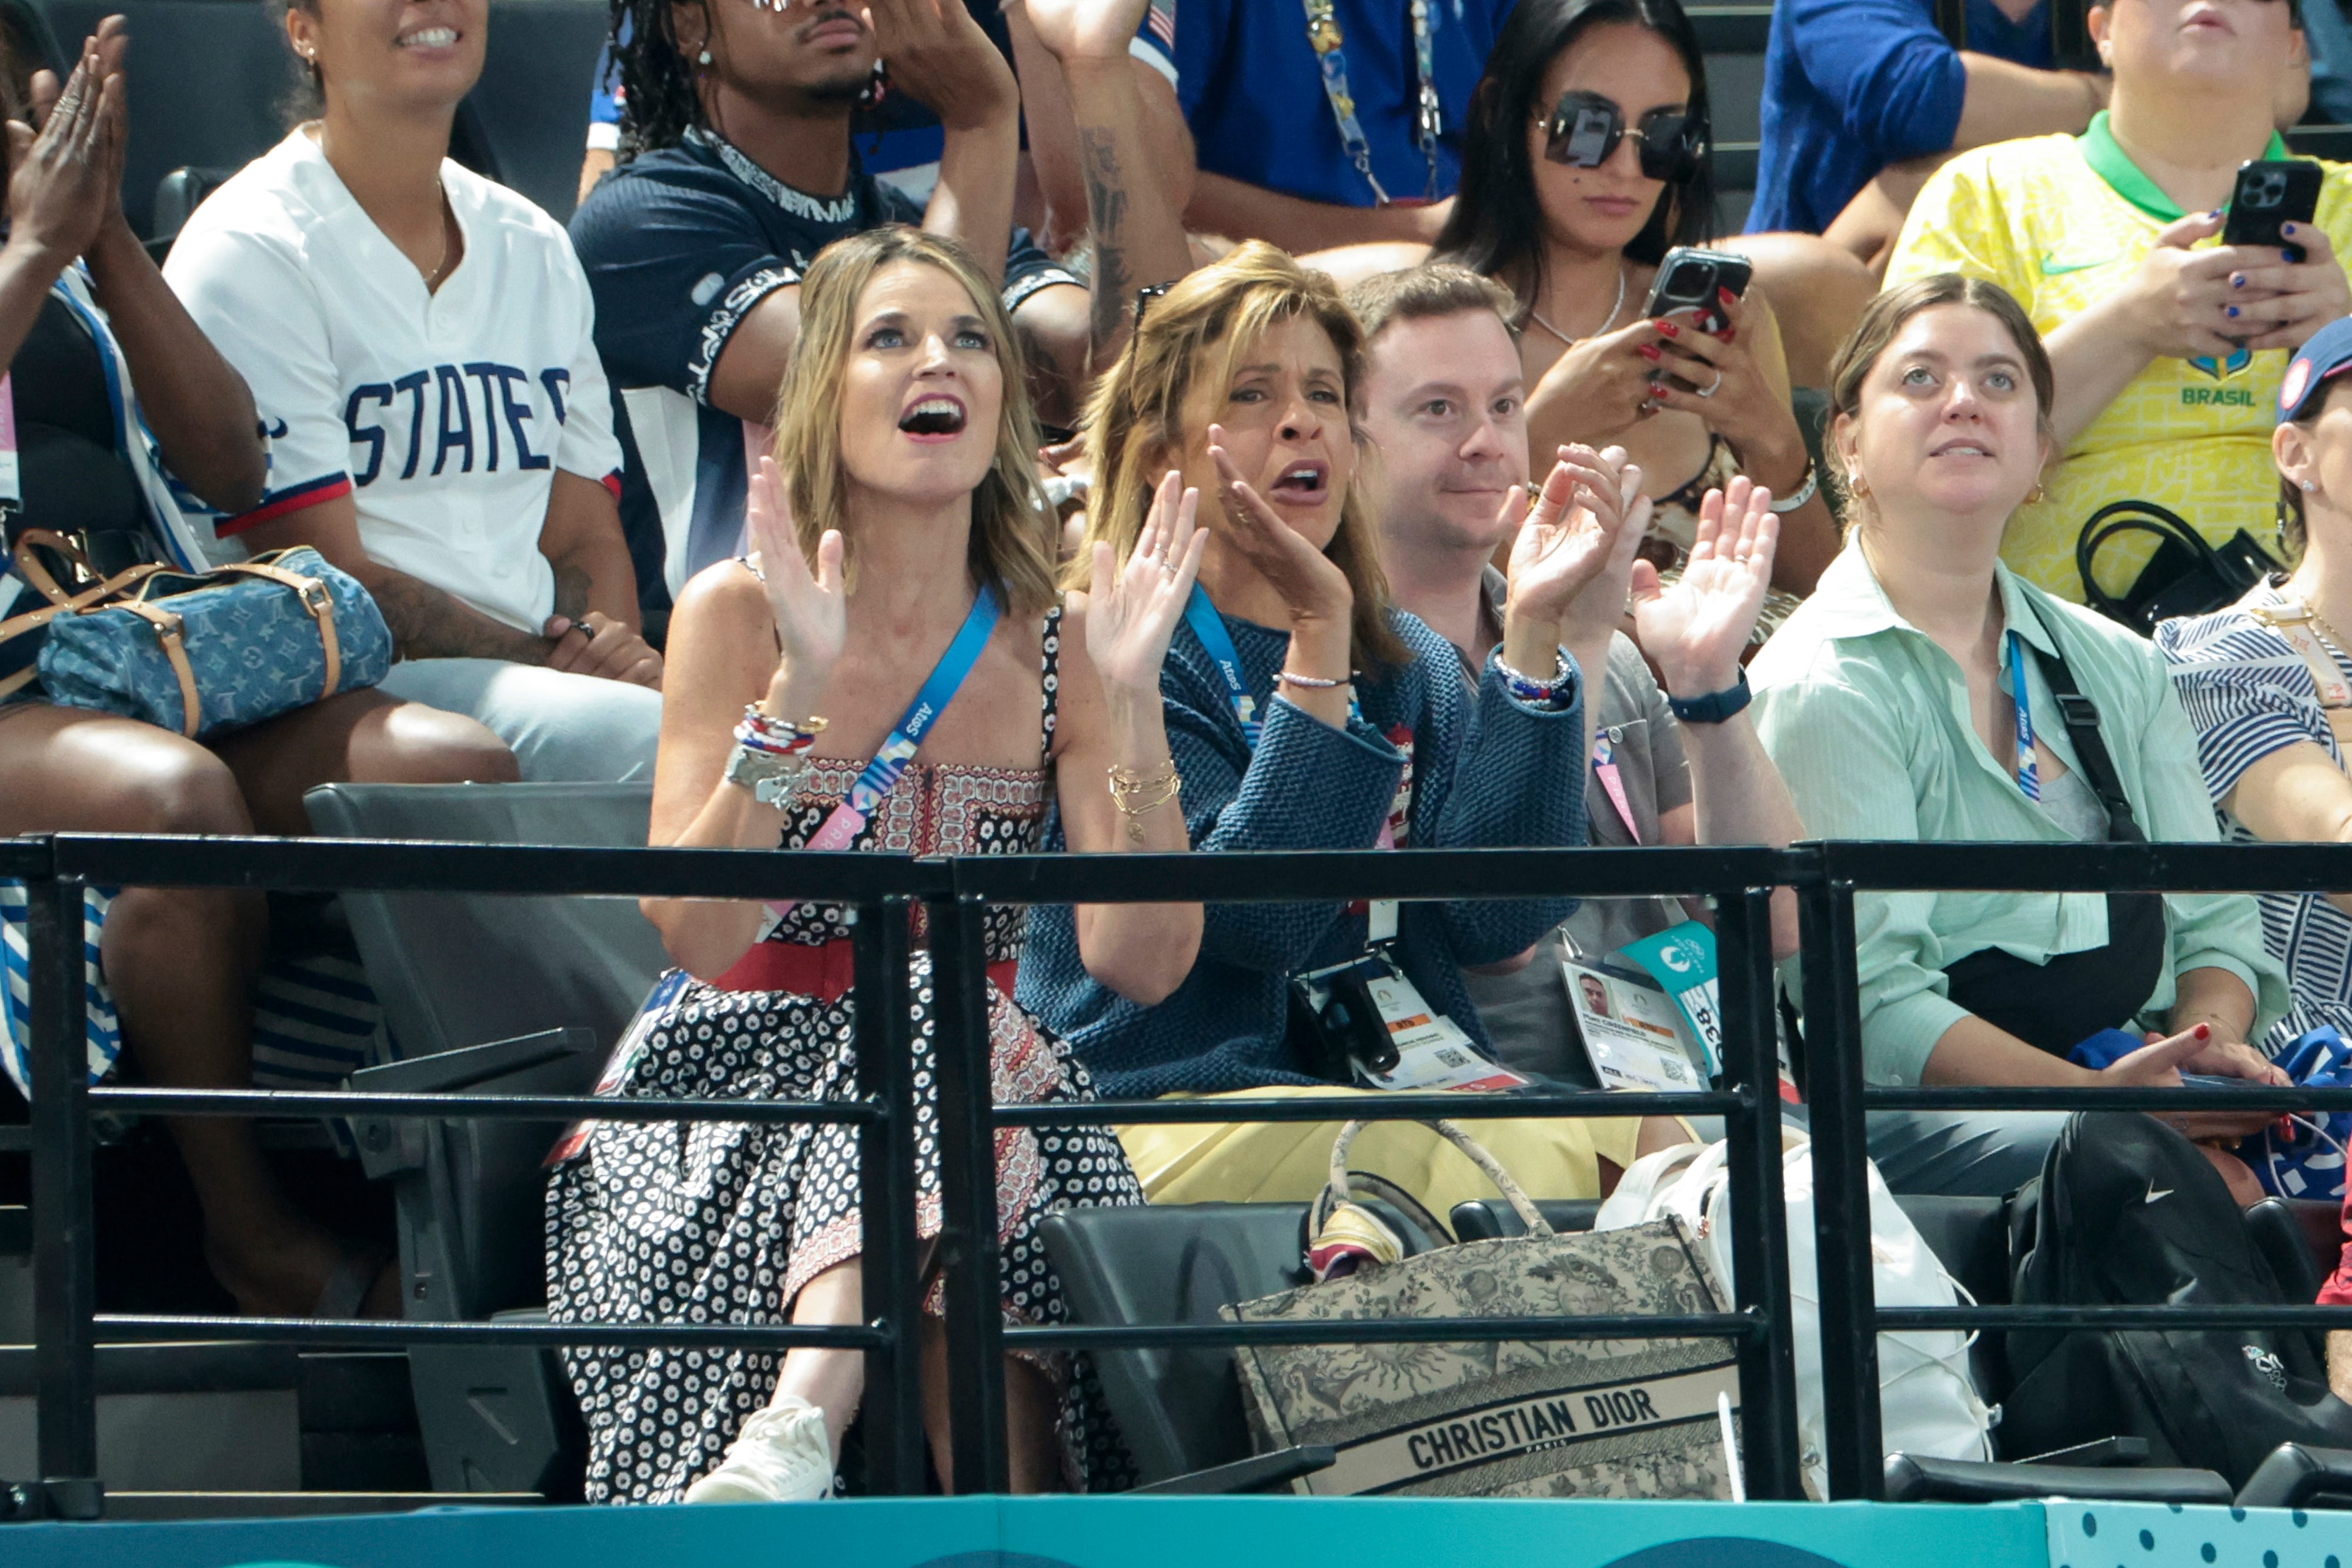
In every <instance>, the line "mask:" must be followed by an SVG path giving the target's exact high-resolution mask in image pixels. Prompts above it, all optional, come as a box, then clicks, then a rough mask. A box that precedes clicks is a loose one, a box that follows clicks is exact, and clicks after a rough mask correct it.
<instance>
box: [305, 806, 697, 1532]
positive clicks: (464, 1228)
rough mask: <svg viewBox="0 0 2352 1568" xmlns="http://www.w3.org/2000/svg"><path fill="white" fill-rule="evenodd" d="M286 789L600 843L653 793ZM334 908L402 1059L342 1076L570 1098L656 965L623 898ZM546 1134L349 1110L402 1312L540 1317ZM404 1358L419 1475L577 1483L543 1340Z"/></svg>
mask: <svg viewBox="0 0 2352 1568" xmlns="http://www.w3.org/2000/svg"><path fill="white" fill-rule="evenodd" d="M303 803H304V806H305V809H306V810H308V812H309V814H310V822H311V825H312V826H313V827H314V828H316V829H317V830H318V831H320V832H321V833H325V834H330V835H332V836H335V837H340V838H392V839H428V840H440V841H452V840H456V841H468V842H477V843H554V844H574V845H583V846H591V847H598V846H618V845H633V844H642V843H644V842H645V841H646V821H647V813H648V812H649V811H650V810H651V803H652V794H651V790H650V789H649V788H648V787H646V786H645V785H629V784H614V785H591V784H493V785H389V784H387V785H356V784H334V785H328V786H325V787H323V788H320V789H314V790H312V791H311V792H310V795H309V796H308V797H306V799H305V800H304V802H303ZM344 906H345V909H346V911H347V912H348V914H349V916H350V919H351V924H352V933H353V935H354V936H356V938H357V939H358V943H359V948H360V952H361V956H362V958H363V959H364V960H365V962H366V965H367V969H368V976H369V979H370V982H371V983H372V984H373V986H374V988H375V989H376V992H377V994H378V996H379V997H380V998H382V999H383V1007H384V1017H385V1021H386V1023H387V1025H388V1026H389V1028H390V1030H391V1032H392V1036H393V1039H394V1041H395V1042H396V1043H397V1044H398V1046H399V1048H400V1051H401V1054H402V1057H403V1060H401V1061H395V1062H393V1063H391V1064H389V1065H387V1066H383V1067H377V1068H371V1069H367V1070H365V1071H361V1072H359V1073H355V1074H354V1075H353V1076H352V1086H353V1087H354V1088H358V1089H363V1090H364V1089H376V1090H401V1091H415V1092H427V1091H430V1092H455V1091H457V1090H461V1089H466V1090H476V1089H478V1090H482V1091H486V1092H490V1091H495V1092H508V1093H555V1094H576V1093H585V1092H587V1091H588V1090H589V1088H590V1087H591V1086H592V1085H593V1082H594V1081H595V1078H596V1074H597V1071H598V1070H599V1068H600V1067H601V1065H602V1063H603V1061H604V1058H605V1056H606V1055H607V1054H609V1052H610V1051H611V1050H612V1048H613V1046H614V1044H615V1043H616V1042H617V1041H618V1040H619V1038H620V1035H621V1033H622V1031H623V1030H625V1029H626V1027H627V1025H628V1022H629V1019H631V1018H633V1017H634V1016H635V1013H636V1010H637V1008H638V1006H639V1004H640V1003H641V1002H642V1001H643V1000H644V998H645V995H646V991H647V990H649V989H650V988H651V987H652V985H653V982H654V980H655V978H656V977H657V976H658V975H659V974H660V972H661V970H662V969H663V967H665V966H666V960H665V958H664V956H663V954H662V949H661V942H660V938H659V937H658V936H656V933H655V931H654V929H653V927H652V926H651V925H648V924H647V923H646V920H645V917H644V916H643V915H640V914H638V913H637V908H636V904H635V902H634V901H633V900H628V899H597V898H521V897H515V896H512V895H505V894H367V893H353V894H345V895H344ZM485 1041H489V1042H495V1043H488V1044H486V1043H483V1042H485ZM559 1130H560V1129H558V1128H555V1127H552V1126H550V1125H547V1124H542V1123H530V1122H470V1121H448V1122H411V1123H397V1122H389V1121H385V1122H367V1121H362V1122H360V1123H359V1124H357V1125H356V1126H355V1128H354V1132H355V1134H357V1137H358V1141H359V1144H360V1147H361V1157H362V1160H363V1161H365V1162H366V1167H367V1170H368V1173H369V1175H370V1176H376V1177H381V1178H385V1179H389V1180H390V1181H391V1182H392V1184H393V1188H394V1204H395V1207H396V1211H397V1214H398V1220H399V1232H400V1246H401V1262H402V1284H403V1290H404V1306H405V1310H406V1315H408V1316H410V1317H413V1318H425V1319H436V1320H442V1321H447V1320H452V1319H460V1320H472V1321H478V1320H481V1319H485V1318H489V1319H498V1318H508V1319H520V1320H531V1319H539V1320H541V1321H543V1320H544V1316H545V1309H544V1302H545V1301H546V1293H545V1291H546V1277H545V1260H544V1254H543V1250H542V1238H543V1236H544V1232H545V1223H544V1218H543V1212H544V1203H545V1176H544V1174H543V1172H542V1171H541V1166H540V1162H541V1158H542V1156H544V1155H545V1154H546V1152H547V1149H548V1145H550V1144H551V1142H552V1141H553V1140H554V1137H555V1135H556V1134H557V1133H558V1131H559ZM409 1367H410V1375H411V1379H412V1382H413V1385H414V1388H415V1399H416V1415H417V1424H418V1426H419V1427H420V1428H421V1429H422V1431H423V1433H424V1437H425V1455H426V1459H427V1463H428V1465H429V1467H430V1469H431V1472H432V1476H433V1484H434V1486H435V1487H436V1489H437V1490H445V1491H465V1492H527V1491H537V1492H540V1493H541V1494H543V1495H546V1496H549V1497H551V1498H564V1497H570V1496H576V1495H577V1488H578V1467H579V1464H580V1461H581V1457H582V1455H583V1452H584V1440H583V1438H582V1437H581V1435H580V1423H579V1416H578V1411H577V1408H576V1406H574V1404H573V1402H572V1394H571V1389H570V1385H569V1384H568V1381H567V1380H566V1378H565V1377H564V1375H563V1371H562V1365H561V1364H560V1363H559V1362H558V1361H557V1359H556V1358H555V1356H554V1354H553V1353H552V1352H550V1351H546V1350H542V1349H539V1348H535V1347H522V1348H512V1349H510V1348H507V1347H504V1346H432V1347H427V1346H418V1347H416V1348H415V1349H413V1350H412V1351H411V1352H410V1354H409Z"/></svg>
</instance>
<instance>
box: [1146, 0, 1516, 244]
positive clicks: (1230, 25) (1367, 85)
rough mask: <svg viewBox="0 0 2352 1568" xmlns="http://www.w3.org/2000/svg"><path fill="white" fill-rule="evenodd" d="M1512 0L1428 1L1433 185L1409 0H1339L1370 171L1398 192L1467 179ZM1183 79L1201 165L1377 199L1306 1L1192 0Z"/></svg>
mask: <svg viewBox="0 0 2352 1568" xmlns="http://www.w3.org/2000/svg"><path fill="white" fill-rule="evenodd" d="M1515 3H1516V0H1430V4H1429V21H1430V41H1431V44H1432V46H1433V58H1432V61H1431V64H1432V76H1433V81H1434V83H1435V85H1436V88H1437V99H1438V102H1439V104H1440V105H1441V106H1442V107H1443V110H1444V120H1443V124H1442V126H1441V128H1440V130H1439V134H1438V148H1437V189H1436V190H1435V192H1434V193H1432V192H1431V191H1430V190H1429V162H1428V160H1427V158H1426V157H1425V156H1424V155H1423V152H1422V149H1421V141H1420V133H1419V131H1418V129H1417V123H1416V108H1417V105H1418V104H1419V103H1420V94H1421V75H1420V70H1419V68H1418V66H1417V64H1416V61H1415V57H1414V51H1413V40H1412V14H1411V6H1410V5H1409V3H1408V0H1337V7H1336V11H1337V16H1338V20H1339V29H1340V32H1341V35H1342V36H1343V37H1344V39H1345V43H1344V46H1343V47H1342V51H1341V52H1342V53H1343V54H1344V55H1345V56H1346V57H1347V63H1348V90H1349V93H1350V94H1351V95H1352V96H1353V97H1354V98H1355V100H1356V115H1357V118H1358V119H1359V120H1361V121H1362V122H1363V127H1364V140H1365V141H1366V142H1367V143H1368V144H1369V145H1370V150H1371V162H1372V172H1373V174H1374V175H1375V176H1376V177H1377V178H1378V179H1379V180H1380V183H1381V188H1382V189H1383V190H1385V191H1387V192H1388V193H1389V195H1390V196H1391V197H1392V198H1393V199H1395V200H1397V201H1401V202H1402V201H1419V200H1421V199H1422V198H1423V196H1426V195H1431V194H1434V195H1435V196H1437V197H1439V198H1444V197H1446V196H1450V195H1452V194H1453V193H1454V187H1455V186H1456V185H1458V184H1459V183H1461V180H1462V124H1463V120H1464V118H1465V116H1466V115H1467V114H1468V112H1469V109H1470V93H1471V90H1472V89H1475V87H1476V86H1477V85H1478V78H1480V77H1481V76H1482V75H1484V74H1485V72H1486V57H1487V55H1488V54H1489V53H1490V52H1491V51H1492V50H1493V48H1494V47H1495V35H1496V34H1497V33H1499V32H1501V31H1502V27H1503V21H1504V18H1506V17H1507V16H1509V15H1510V14H1511V7H1512V5H1514V4H1515ZM1176 78H1177V85H1176V92H1177V97H1178V99H1180V100H1181V102H1182V104H1183V106H1184V118H1185V120H1187V121H1188V122H1190V124H1191V125H1192V140H1193V141H1194V143H1195V144H1196V146H1197V148H1198V152H1199V156H1200V166H1201V168H1202V170H1204V171H1206V172H1209V173H1212V174H1223V175H1225V176H1226V177H1228V178H1230V179H1234V180H1240V181H1243V182H1244V183H1248V184H1252V185H1260V186H1264V187H1265V188H1266V189H1268V190H1273V191H1280V192H1283V193H1286V194H1288V195H1293V196H1299V197H1303V198H1304V199H1306V200H1307V201H1310V202H1330V203H1335V204H1339V205H1341V206H1349V207H1369V206H1370V205H1372V204H1373V196H1372V187H1371V184H1370V182H1369V181H1367V180H1366V179H1365V178H1364V176H1363V175H1362V174H1361V173H1360V172H1358V171H1357V168H1356V166H1355V164H1354V163H1353V162H1350V161H1349V158H1348V153H1347V146H1346V143H1345V142H1343V141H1341V140H1340V137H1339V122H1338V120H1335V119H1333V118H1332V114H1331V104H1330V100H1329V99H1328V98H1326V97H1325V96H1324V92H1323V71H1322V66H1321V65H1320V63H1319V61H1318V57H1317V55H1316V53H1315V48H1314V46H1313V45H1312V44H1310V43H1308V42H1307V8H1306V7H1305V6H1304V5H1300V4H1299V3H1298V0H1183V4H1182V5H1181V6H1180V7H1179V8H1178V10H1177V20H1176Z"/></svg>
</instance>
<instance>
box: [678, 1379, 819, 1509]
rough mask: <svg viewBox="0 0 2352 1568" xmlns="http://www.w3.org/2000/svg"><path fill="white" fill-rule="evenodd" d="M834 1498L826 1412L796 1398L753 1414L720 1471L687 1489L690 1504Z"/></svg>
mask: <svg viewBox="0 0 2352 1568" xmlns="http://www.w3.org/2000/svg"><path fill="white" fill-rule="evenodd" d="M832 1495H833V1445H832V1443H831V1442H830V1441H829V1440H828V1439H827V1438H826V1437H825V1431H824V1411H822V1410H820V1409H818V1408H817V1407H816V1406H814V1405H812V1404H810V1403H809V1402H808V1401H807V1400H805V1399H803V1398H800V1397H798V1396H786V1398H785V1399H784V1400H783V1401H782V1403H780V1404H775V1405H771V1406H767V1407H766V1408H765V1409H762V1410H755V1411H753V1412H752V1413H751V1419H749V1420H747V1421H745V1422H744V1423H743V1430H742V1431H741V1433H740V1434H739V1435H738V1436H737V1437H736V1438H735V1441H734V1442H733V1443H731V1444H730V1445H728V1448H727V1457H726V1458H724V1459H722V1460H720V1461H719V1468H718V1469H715V1470H713V1471H711V1472H710V1473H709V1475H707V1476H705V1477H703V1478H702V1479H700V1480H698V1481H697V1482H695V1483H694V1484H693V1485H692V1486H690V1487H688V1488H687V1489H686V1500H687V1501H688V1502H805V1501H808V1500H813V1499H815V1498H821V1497H830V1496H832Z"/></svg>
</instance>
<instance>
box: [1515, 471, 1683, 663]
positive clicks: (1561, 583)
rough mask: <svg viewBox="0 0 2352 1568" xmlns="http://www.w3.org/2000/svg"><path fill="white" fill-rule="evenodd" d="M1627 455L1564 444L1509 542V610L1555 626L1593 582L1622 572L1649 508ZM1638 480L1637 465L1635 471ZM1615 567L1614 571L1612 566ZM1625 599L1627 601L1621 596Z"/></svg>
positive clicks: (1647, 517)
mask: <svg viewBox="0 0 2352 1568" xmlns="http://www.w3.org/2000/svg"><path fill="white" fill-rule="evenodd" d="M1623 459H1624V454H1623V453H1622V451H1620V450H1619V449H1617V448H1616V447H1613V446H1612V447H1611V448H1610V449H1609V451H1608V452H1607V453H1605V454H1604V453H1598V452H1594V451H1593V450H1592V449H1591V447H1587V446H1563V447H1561V448H1560V449H1559V462H1558V463H1557V464H1555V465H1553V467H1552V471H1551V473H1550V474H1549V476H1546V477H1545V479H1544V485H1543V489H1542V490H1541V491H1540V492H1539V493H1538V495H1537V497H1536V499H1535V504H1534V505H1533V506H1532V507H1529V508H1528V516H1527V520H1526V521H1525V522H1523V523H1521V524H1520V525H1519V533H1518V538H1516V539H1514V540H1513V541H1512V543H1511V565H1510V570H1509V572H1508V574H1507V575H1508V577H1509V580H1510V609H1511V611H1512V612H1513V613H1515V614H1518V615H1521V616H1525V617H1527V618H1528V619H1529V620H1533V621H1537V622H1544V623H1547V624H1550V625H1558V624H1559V622H1561V621H1562V620H1564V619H1565V618H1566V617H1567V615H1568V613H1569V612H1570V607H1571V606H1572V605H1574V604H1575V603H1576V602H1577V601H1578V600H1579V599H1580V597H1581V596H1582V595H1583V594H1584V593H1585V592H1586V591H1588V590H1589V589H1590V588H1591V586H1592V585H1593V584H1594V582H1595V581H1596V580H1605V579H1607V578H1609V577H1612V576H1617V575H1619V574H1621V573H1622V572H1623V571H1624V570H1626V568H1627V565H1628V563H1629V562H1630V561H1631V560H1632V559H1633V550H1634V549H1635V548H1636V547H1637V546H1639V545H1640V543H1641V539H1642V529H1643V527H1645V526H1646V525H1647V523H1648V521H1649V515H1650V514H1649V507H1648V506H1647V504H1646V503H1643V502H1642V501H1641V500H1640V499H1639V497H1636V496H1633V495H1631V494H1629V491H1628V488H1627V486H1626V485H1625V483H1624V476H1625V473H1626V471H1627V470H1626V465H1625V463H1624V461H1623ZM1632 472H1633V476H1634V482H1635V483H1636V484H1638V483H1639V481H1640V470H1639V469H1634V470H1632ZM1612 569H1613V570H1612ZM1621 602H1622V601H1621Z"/></svg>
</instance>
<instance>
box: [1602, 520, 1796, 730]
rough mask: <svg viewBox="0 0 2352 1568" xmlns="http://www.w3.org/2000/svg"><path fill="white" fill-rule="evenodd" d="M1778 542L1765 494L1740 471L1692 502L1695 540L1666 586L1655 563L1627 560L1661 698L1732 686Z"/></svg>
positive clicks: (1637, 624) (1641, 636)
mask: <svg viewBox="0 0 2352 1568" xmlns="http://www.w3.org/2000/svg"><path fill="white" fill-rule="evenodd" d="M1779 543H1780V517H1779V516H1778V515H1777V514H1776V513H1774V512H1773V510H1772V492H1770V491H1769V490H1767V489H1765V488H1764V487H1763V486H1760V485H1753V484H1750V483H1749V482H1748V479H1747V477H1746V476H1741V477H1738V478H1736V479H1734V480H1732V482H1731V487H1730V488H1729V490H1728V491H1725V490H1709V491H1708V492H1707V493H1706V499H1705V500H1704V501H1701V502H1700V503H1699V508H1698V537H1697V538H1696V540H1695V541H1694V542H1693V543H1692V545H1691V550H1690V559H1689V560H1688V561H1687V562H1685V565H1684V567H1683V574H1682V580H1680V581H1678V582H1676V583H1675V585H1674V586H1673V587H1672V588H1667V587H1665V586H1664V585H1662V584H1661V583H1660V582H1659V580H1658V569H1657V568H1656V567H1655V566H1654V565H1652V564H1651V563H1650V562H1648V561H1646V560H1641V561H1635V562H1634V563H1633V625H1634V630H1635V634H1636V639H1637V640H1638V641H1639V642H1640V643H1641V644H1642V650H1643V652H1644V653H1647V654H1648V655H1649V656H1650V658H1651V659H1652V660H1654V662H1655V663H1656V664H1657V666H1658V673H1659V674H1660V676H1661V677H1662V678H1663V680H1664V683H1665V687H1666V691H1667V693H1668V695H1673V696H1677V697H1685V698H1693V697H1703V696H1706V695H1709V694H1710V693H1714V692H1719V691H1724V690H1727V689H1728V688H1729V687H1731V686H1732V685H1735V684H1737V682H1738V678H1739V654H1740V652H1741V650H1743V649H1745V648H1746V647H1747V646H1748V633H1749V632H1753V631H1754V630H1755V629H1756V614H1757V612H1758V611H1759V610H1760V609H1762V608H1763V605H1764V591H1765V590H1766V589H1767V588H1769V586H1771V582H1772V552H1773V549H1774V548H1775V547H1776V546H1777V545H1778V544H1779Z"/></svg>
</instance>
